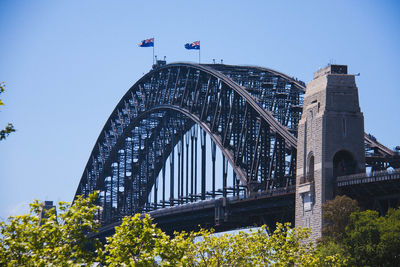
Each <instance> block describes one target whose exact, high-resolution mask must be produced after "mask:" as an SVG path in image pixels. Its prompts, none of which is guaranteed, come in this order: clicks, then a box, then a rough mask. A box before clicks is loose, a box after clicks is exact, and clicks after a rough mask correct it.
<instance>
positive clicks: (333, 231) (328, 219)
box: [320, 196, 359, 243]
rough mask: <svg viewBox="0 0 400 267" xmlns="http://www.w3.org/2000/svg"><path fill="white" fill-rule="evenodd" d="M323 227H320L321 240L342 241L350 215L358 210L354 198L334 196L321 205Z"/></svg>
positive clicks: (327, 241)
mask: <svg viewBox="0 0 400 267" xmlns="http://www.w3.org/2000/svg"><path fill="white" fill-rule="evenodd" d="M322 210H323V215H322V216H323V219H324V227H323V229H322V236H323V237H322V239H321V240H320V241H321V242H324V243H329V241H334V242H342V240H343V238H344V236H345V232H346V226H347V225H348V223H349V220H350V215H351V214H352V213H353V212H356V211H359V207H358V204H357V201H356V200H353V199H351V198H349V197H348V196H336V197H335V198H334V199H333V200H331V201H327V202H325V203H324V204H323V205H322Z"/></svg>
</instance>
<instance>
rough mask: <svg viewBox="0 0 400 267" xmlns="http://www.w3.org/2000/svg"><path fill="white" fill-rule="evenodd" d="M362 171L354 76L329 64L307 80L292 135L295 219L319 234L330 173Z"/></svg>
mask: <svg viewBox="0 0 400 267" xmlns="http://www.w3.org/2000/svg"><path fill="white" fill-rule="evenodd" d="M364 171H365V150H364V117H363V114H362V112H361V111H360V106H359V101H358V89H357V86H356V83H355V77H354V75H350V74H347V66H345V65H329V66H327V67H326V68H324V69H321V70H319V71H317V72H315V73H314V79H313V80H312V81H311V82H309V83H308V84H307V89H306V94H305V97H304V105H303V114H302V117H301V120H300V122H299V129H298V139H297V170H296V210H295V212H296V214H295V224H296V227H297V226H301V227H310V228H311V230H312V235H311V237H312V239H314V240H316V239H317V238H319V237H321V231H322V227H323V220H322V204H323V203H324V202H325V201H327V200H330V199H332V198H333V197H334V194H335V184H336V177H338V176H342V175H347V174H353V173H358V172H364Z"/></svg>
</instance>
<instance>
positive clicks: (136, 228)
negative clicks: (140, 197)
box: [105, 214, 193, 266]
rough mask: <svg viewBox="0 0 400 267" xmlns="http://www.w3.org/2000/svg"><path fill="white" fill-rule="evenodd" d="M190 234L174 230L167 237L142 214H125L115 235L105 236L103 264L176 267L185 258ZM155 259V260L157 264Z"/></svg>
mask: <svg viewBox="0 0 400 267" xmlns="http://www.w3.org/2000/svg"><path fill="white" fill-rule="evenodd" d="M192 240H193V235H187V234H186V233H184V232H183V233H179V234H178V233H175V237H174V238H170V237H169V236H168V235H166V234H165V233H164V232H163V231H162V230H161V229H159V228H157V227H156V225H155V224H153V222H152V219H151V217H150V216H149V215H148V214H145V215H144V216H143V218H141V214H136V215H134V216H132V217H128V216H127V217H125V218H124V219H123V220H122V223H121V225H120V226H117V227H115V234H114V235H113V236H110V237H108V238H107V244H106V245H105V254H106V255H107V256H106V263H107V264H108V265H109V266H121V265H126V266H156V265H161V266H177V265H179V264H180V263H182V262H184V261H186V258H185V253H186V252H187V251H188V249H189V243H190V242H191V241H192ZM157 260H158V263H157Z"/></svg>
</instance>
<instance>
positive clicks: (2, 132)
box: [0, 82, 15, 141]
mask: <svg viewBox="0 0 400 267" xmlns="http://www.w3.org/2000/svg"><path fill="white" fill-rule="evenodd" d="M4 87H5V85H4V82H0V94H2V93H4V90H5V89H4ZM0 106H4V103H3V101H1V99H0ZM12 132H15V129H14V126H13V125H12V124H11V123H8V124H7V126H6V128H4V129H2V130H0V141H1V140H3V139H6V137H7V136H8V135H9V134H10V133H12Z"/></svg>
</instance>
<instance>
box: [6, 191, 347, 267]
mask: <svg viewBox="0 0 400 267" xmlns="http://www.w3.org/2000/svg"><path fill="white" fill-rule="evenodd" d="M96 198H97V193H96V194H92V195H89V197H88V198H83V197H78V198H77V199H76V200H75V202H74V204H73V205H70V204H68V203H64V202H60V203H59V210H60V213H59V214H57V213H56V211H55V209H54V208H53V209H50V210H48V211H45V210H44V209H43V207H42V206H41V204H40V203H39V202H38V201H35V202H34V203H33V204H31V213H30V214H28V215H22V216H14V217H10V218H9V219H8V223H4V222H1V223H0V266H4V265H5V266H48V265H55V266H71V265H77V266H79V265H91V264H93V263H94V262H95V261H97V262H101V263H105V264H107V265H108V266H293V265H298V266H340V265H343V264H344V263H345V259H344V258H342V257H341V255H340V254H331V255H323V254H322V253H319V252H318V250H316V249H315V247H314V245H313V244H312V243H311V241H310V240H309V239H308V238H309V234H310V230H309V229H307V228H291V227H290V224H288V223H286V224H279V223H278V224H277V227H276V229H275V231H273V232H270V231H268V229H267V228H266V227H265V226H263V227H261V228H258V229H253V230H252V229H250V230H248V231H238V232H236V233H225V234H215V233H214V231H213V230H205V229H201V230H200V231H198V232H192V233H185V232H181V233H175V234H174V236H172V237H171V236H168V235H166V234H165V233H164V232H163V231H162V230H161V229H159V228H157V227H156V225H155V224H154V223H153V221H152V219H151V217H150V216H149V215H141V214H136V215H134V216H132V217H125V218H124V219H123V221H122V224H121V225H120V226H118V227H116V228H115V234H114V235H113V236H111V237H108V238H107V244H106V245H105V246H102V245H101V244H100V242H99V241H98V240H97V239H96V238H93V237H92V238H89V237H88V233H93V232H96V231H97V227H98V223H97V221H96V218H97V212H98V207H96V206H95V205H94V204H93V203H94V202H95V200H96ZM42 212H45V214H44V216H40V215H41V213H42ZM40 217H42V218H40Z"/></svg>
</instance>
